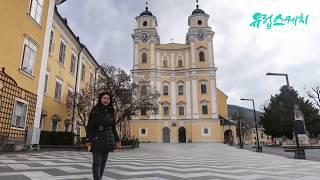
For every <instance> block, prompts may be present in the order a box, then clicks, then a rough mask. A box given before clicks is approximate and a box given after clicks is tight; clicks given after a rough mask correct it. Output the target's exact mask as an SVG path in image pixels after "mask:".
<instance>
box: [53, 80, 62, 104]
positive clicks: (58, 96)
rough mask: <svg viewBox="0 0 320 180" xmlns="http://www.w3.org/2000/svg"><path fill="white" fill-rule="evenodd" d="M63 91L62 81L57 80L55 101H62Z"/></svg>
mask: <svg viewBox="0 0 320 180" xmlns="http://www.w3.org/2000/svg"><path fill="white" fill-rule="evenodd" d="M61 91H62V81H61V80H56V89H55V91H54V99H55V100H57V101H59V102H60V101H61Z"/></svg>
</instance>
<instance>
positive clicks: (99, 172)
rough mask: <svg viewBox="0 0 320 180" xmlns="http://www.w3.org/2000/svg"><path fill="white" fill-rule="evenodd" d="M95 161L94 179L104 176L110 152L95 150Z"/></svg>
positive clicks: (93, 167)
mask: <svg viewBox="0 0 320 180" xmlns="http://www.w3.org/2000/svg"><path fill="white" fill-rule="evenodd" d="M92 155H93V163H92V173H93V179H94V180H101V179H102V177H103V172H104V168H105V167H106V163H107V160H108V155H109V152H107V153H100V152H93V153H92Z"/></svg>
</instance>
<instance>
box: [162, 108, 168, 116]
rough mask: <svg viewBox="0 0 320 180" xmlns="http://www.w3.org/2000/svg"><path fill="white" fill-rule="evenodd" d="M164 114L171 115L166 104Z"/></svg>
mask: <svg viewBox="0 0 320 180" xmlns="http://www.w3.org/2000/svg"><path fill="white" fill-rule="evenodd" d="M163 115H164V116H169V107H168V106H164V107H163Z"/></svg>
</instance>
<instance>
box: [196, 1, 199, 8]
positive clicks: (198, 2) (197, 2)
mask: <svg viewBox="0 0 320 180" xmlns="http://www.w3.org/2000/svg"><path fill="white" fill-rule="evenodd" d="M196 2H197V5H196V7H197V9H199V1H198V0H196Z"/></svg>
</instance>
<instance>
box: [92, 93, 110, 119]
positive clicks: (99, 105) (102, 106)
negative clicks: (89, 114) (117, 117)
mask: <svg viewBox="0 0 320 180" xmlns="http://www.w3.org/2000/svg"><path fill="white" fill-rule="evenodd" d="M105 95H108V96H109V97H110V103H109V105H108V106H105V105H103V104H102V102H101V99H102V97H103V96H105ZM95 108H97V109H108V111H109V112H110V113H111V114H112V115H113V114H114V108H113V101H112V96H111V95H110V93H109V92H103V93H100V94H99V96H98V103H97V104H96V105H95Z"/></svg>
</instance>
